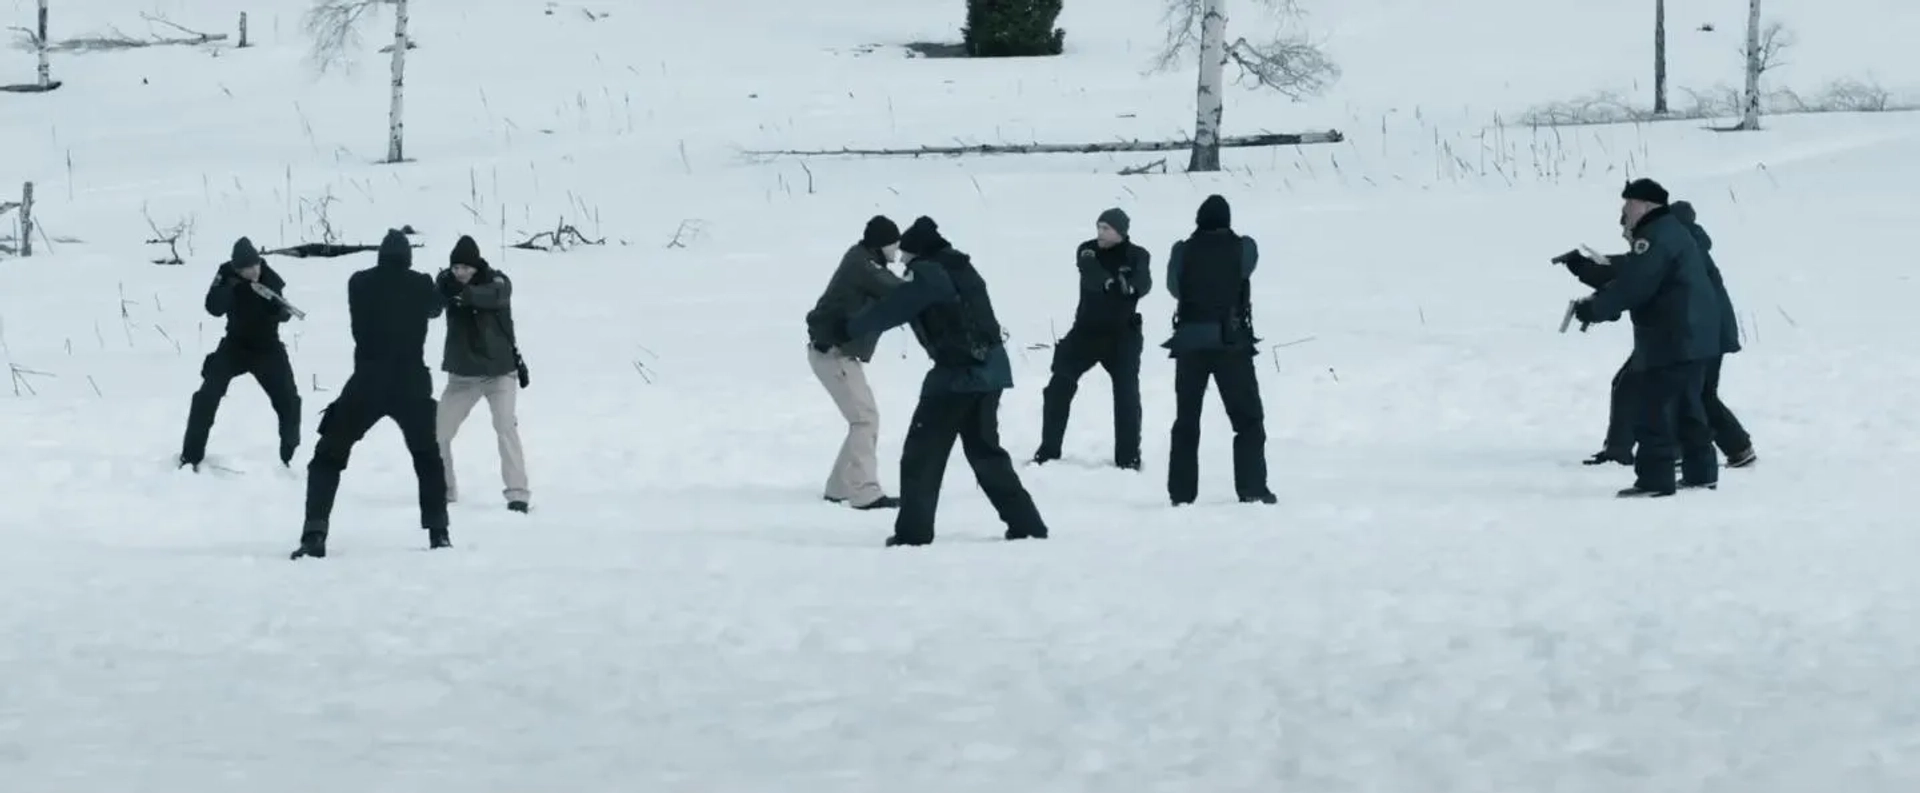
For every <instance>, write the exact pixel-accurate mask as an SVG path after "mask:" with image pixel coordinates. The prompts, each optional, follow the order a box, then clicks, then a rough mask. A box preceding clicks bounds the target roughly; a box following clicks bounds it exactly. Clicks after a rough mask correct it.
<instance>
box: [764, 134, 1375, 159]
mask: <svg viewBox="0 0 1920 793" xmlns="http://www.w3.org/2000/svg"><path fill="white" fill-rule="evenodd" d="M1345 140H1346V136H1345V135H1343V134H1341V132H1340V131H1339V130H1327V131H1325V132H1269V133H1262V134H1259V135H1240V136H1236V137H1231V138H1220V139H1219V140H1218V141H1217V143H1216V145H1218V146H1221V147H1226V148H1247V147H1255V146H1301V145H1306V144H1313V143H1340V142H1342V141H1345ZM1193 145H1194V144H1193V141H1191V140H1144V141H1143V140H1125V141H1114V142H1111V143H981V144H973V145H956V146H921V147H919V148H914V149H853V148H843V149H765V150H750V151H747V152H744V154H746V155H747V156H748V157H750V158H766V157H780V156H786V157H940V156H944V157H957V156H960V155H964V154H1109V153H1115V152H1147V151H1180V150H1182V149H1189V148H1192V147H1193Z"/></svg>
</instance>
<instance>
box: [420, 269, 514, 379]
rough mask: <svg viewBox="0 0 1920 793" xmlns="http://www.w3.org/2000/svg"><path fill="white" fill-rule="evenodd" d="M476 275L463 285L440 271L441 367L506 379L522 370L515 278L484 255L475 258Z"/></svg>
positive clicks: (452, 371) (437, 282)
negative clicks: (444, 303)
mask: <svg viewBox="0 0 1920 793" xmlns="http://www.w3.org/2000/svg"><path fill="white" fill-rule="evenodd" d="M471 263H472V264H474V266H475V272H474V274H473V278H472V279H471V280H469V281H467V282H466V283H464V284H462V283H460V281H459V279H456V278H454V277H453V271H452V270H451V269H447V270H441V271H440V275H439V277H438V278H436V279H435V281H434V286H435V288H437V289H438V290H439V292H440V295H441V297H443V298H444V299H445V300H446V301H447V338H446V344H445V346H444V349H443V350H442V351H441V355H440V370H441V371H444V372H446V373H448V374H457V375H461V376H464V377H503V376H506V375H510V374H514V373H515V372H517V371H519V364H518V360H519V359H518V357H517V356H516V355H515V354H514V336H513V302H512V301H513V281H511V280H509V279H508V278H507V274H506V273H503V272H500V271H499V270H495V269H493V267H492V266H491V265H489V264H488V263H487V260H485V259H477V260H476V261H474V262H471Z"/></svg>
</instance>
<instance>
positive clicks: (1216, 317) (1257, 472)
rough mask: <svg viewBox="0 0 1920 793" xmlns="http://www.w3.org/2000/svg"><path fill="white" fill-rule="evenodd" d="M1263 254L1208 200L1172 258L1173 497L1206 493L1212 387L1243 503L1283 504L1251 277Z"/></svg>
mask: <svg viewBox="0 0 1920 793" xmlns="http://www.w3.org/2000/svg"><path fill="white" fill-rule="evenodd" d="M1259 263H1260V248H1259V246H1258V245H1256V244H1255V243H1254V241H1253V238H1252V237H1243V236H1241V235H1239V234H1236V233H1234V231H1233V208H1232V207H1231V206H1229V205H1228V204H1227V199H1225V198H1223V197H1221V196H1218V195H1211V196H1207V199H1206V200H1205V201H1202V202H1201V203H1200V209H1199V211H1198V212H1197V213H1195V215H1194V231H1193V234H1192V235H1191V236H1189V237H1187V238H1186V239H1185V240H1181V241H1180V242H1176V243H1174V244H1173V251H1172V253H1170V254H1169V255H1168V256H1167V293H1168V294H1171V295H1173V298H1174V300H1176V301H1178V304H1179V305H1178V308H1176V309H1175V310H1174V315H1173V337H1172V338H1170V339H1168V340H1167V341H1166V342H1165V343H1164V344H1161V345H1160V346H1162V347H1165V348H1167V350H1168V354H1169V355H1170V356H1171V357H1172V358H1173V361H1174V363H1173V395H1174V418H1173V438H1172V440H1173V447H1172V449H1171V451H1170V454H1169V458H1170V459H1169V460H1168V462H1167V496H1168V497H1169V498H1170V499H1171V500H1172V501H1173V505H1174V506H1176V507H1177V506H1180V505H1183V504H1191V503H1193V501H1194V499H1195V498H1196V497H1198V495H1199V489H1200V409H1201V407H1202V406H1203V404H1204V402H1205V400H1206V396H1207V385H1208V383H1209V382H1212V383H1215V384H1218V385H1219V386H1220V404H1221V405H1222V406H1223V407H1225V408H1226V410H1227V421H1228V422H1229V423H1231V424H1232V425H1233V489H1234V492H1235V493H1236V494H1237V495H1238V496H1239V498H1240V501H1241V502H1242V503H1259V504H1273V503H1277V502H1278V501H1279V499H1278V498H1276V497H1275V496H1274V495H1273V491H1271V490H1269V489H1268V488H1267V457H1266V454H1267V430H1266V415H1265V412H1264V410H1263V408H1262V406H1261V404H1260V380H1259V376H1258V375H1257V374H1256V372H1255V370H1254V365H1253V355H1254V344H1256V343H1258V342H1259V341H1260V340H1259V339H1258V338H1256V337H1255V336H1254V335H1253V297H1252V281H1251V279H1252V277H1253V270H1254V267H1255V266H1257V265H1258V264H1259Z"/></svg>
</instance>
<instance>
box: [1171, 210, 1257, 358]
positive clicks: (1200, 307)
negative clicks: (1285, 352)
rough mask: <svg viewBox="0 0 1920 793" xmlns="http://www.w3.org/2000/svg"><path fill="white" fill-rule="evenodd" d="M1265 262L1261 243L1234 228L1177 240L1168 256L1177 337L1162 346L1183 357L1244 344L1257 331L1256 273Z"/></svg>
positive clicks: (1247, 346)
mask: <svg viewBox="0 0 1920 793" xmlns="http://www.w3.org/2000/svg"><path fill="white" fill-rule="evenodd" d="M1259 264H1260V246H1259V244H1258V243H1256V242H1254V240H1253V238H1252V237H1242V236H1240V235H1238V234H1235V233H1234V232H1233V230H1232V229H1224V228H1223V229H1209V230H1202V231H1195V232H1194V233H1193V236H1191V237H1188V238H1187V239H1184V240H1181V241H1179V242H1176V243H1174V244H1173V251H1172V253H1169V254H1168V255H1167V294H1170V295H1173V298H1174V300H1175V301H1177V303H1178V306H1177V308H1175V309H1174V315H1173V338H1170V339H1168V340H1167V341H1166V342H1165V343H1164V344H1161V345H1160V346H1162V347H1165V348H1167V350H1169V351H1170V352H1171V353H1172V354H1173V355H1175V356H1178V355H1181V354H1183V353H1188V352H1203V351H1207V350H1223V349H1238V348H1244V349H1246V350H1247V351H1248V352H1251V351H1252V350H1253V345H1254V343H1255V342H1258V341H1259V339H1258V338H1256V337H1255V336H1254V334H1253V301H1252V281H1251V279H1252V277H1253V271H1254V268H1256V267H1258V266H1259Z"/></svg>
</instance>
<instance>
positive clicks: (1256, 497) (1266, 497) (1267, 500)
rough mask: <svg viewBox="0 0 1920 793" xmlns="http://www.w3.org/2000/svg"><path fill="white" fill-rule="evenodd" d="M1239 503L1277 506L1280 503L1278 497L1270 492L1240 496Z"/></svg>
mask: <svg viewBox="0 0 1920 793" xmlns="http://www.w3.org/2000/svg"><path fill="white" fill-rule="evenodd" d="M1240 503H1242V504H1278V503H1280V497H1279V496H1276V495H1274V494H1273V493H1272V492H1271V491H1268V492H1262V493H1251V494H1248V495H1244V496H1241V497H1240Z"/></svg>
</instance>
